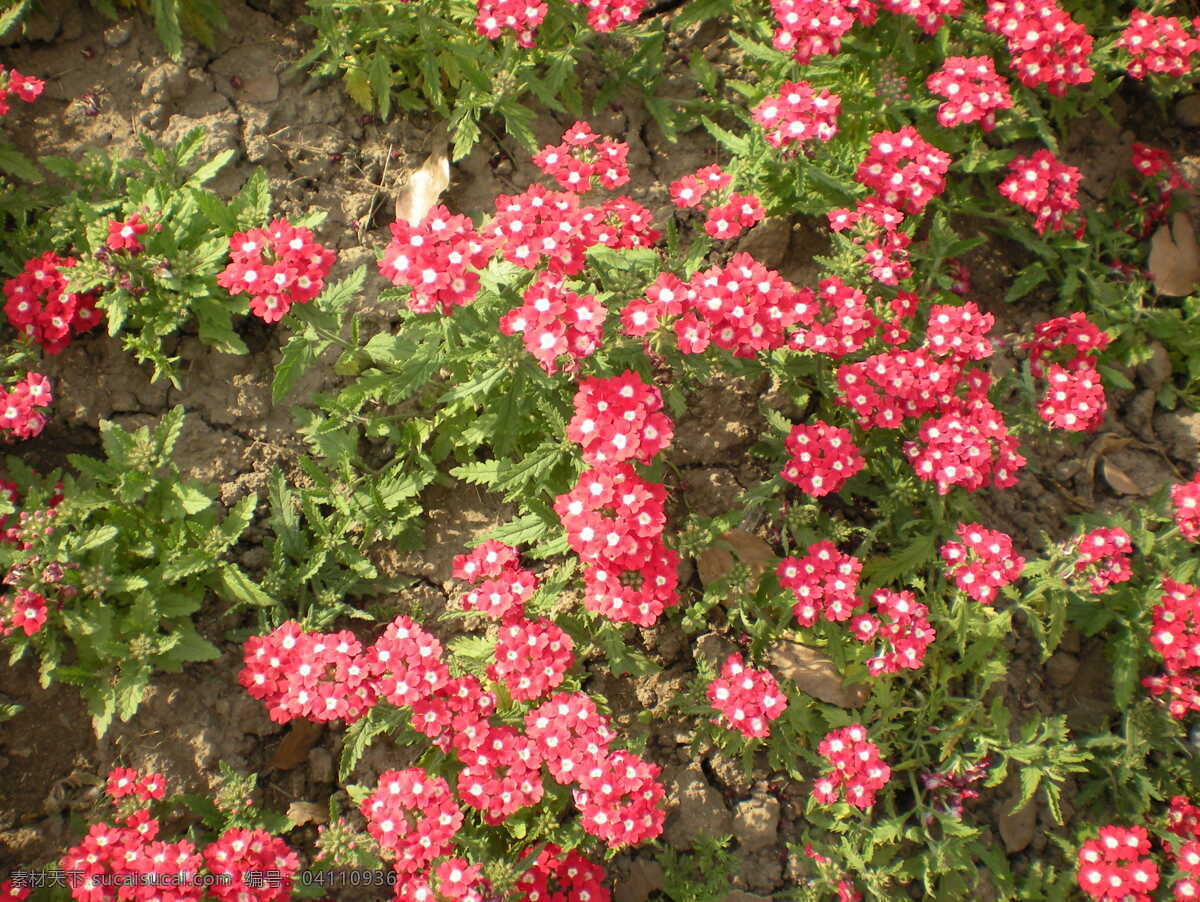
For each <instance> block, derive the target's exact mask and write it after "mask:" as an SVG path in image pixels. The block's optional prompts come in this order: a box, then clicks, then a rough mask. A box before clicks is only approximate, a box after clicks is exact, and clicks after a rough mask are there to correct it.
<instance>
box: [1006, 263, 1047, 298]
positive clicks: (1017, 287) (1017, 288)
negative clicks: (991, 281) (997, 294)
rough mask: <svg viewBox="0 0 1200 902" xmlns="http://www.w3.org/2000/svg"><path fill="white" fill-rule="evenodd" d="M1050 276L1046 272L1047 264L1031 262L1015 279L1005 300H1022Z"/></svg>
mask: <svg viewBox="0 0 1200 902" xmlns="http://www.w3.org/2000/svg"><path fill="white" fill-rule="evenodd" d="M1049 278H1050V274H1049V273H1048V272H1046V267H1045V266H1043V265H1042V264H1041V263H1031V264H1030V265H1029V266H1026V267H1025V268H1024V269H1023V270H1021V272H1020V273H1019V274H1018V275H1017V278H1016V279H1014V280H1013V283H1012V285H1010V286H1009V289H1008V293H1007V294H1006V295H1005V296H1004V300H1005V301H1006V302H1011V301H1016V300H1020V299H1021V298H1023V297H1025V295H1027V294H1029V292H1031V291H1033V289H1035V288H1037V287H1038V286H1039V285H1041V284H1042V283H1043V282H1045V281H1047V280H1048V279H1049Z"/></svg>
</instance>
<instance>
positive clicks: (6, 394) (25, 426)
mask: <svg viewBox="0 0 1200 902" xmlns="http://www.w3.org/2000/svg"><path fill="white" fill-rule="evenodd" d="M53 400H54V395H53V393H52V392H51V391H50V380H49V379H47V378H46V377H45V376H43V375H42V374H41V373H34V372H27V373H26V374H25V375H24V377H22V378H21V379H20V380H19V381H18V382H17V383H16V384H15V385H13V386H12V388H11V389H10V390H8V391H5V390H4V389H0V430H4V431H5V432H7V433H9V434H10V435H11V436H12V437H13V438H22V439H23V438H33V437H34V436H35V435H38V434H39V433H40V432H41V431H42V429H43V428H45V426H46V416H45V414H43V413H41V412H40V410H39V409H40V408H42V407H48V406H49V405H50V402H51V401H53Z"/></svg>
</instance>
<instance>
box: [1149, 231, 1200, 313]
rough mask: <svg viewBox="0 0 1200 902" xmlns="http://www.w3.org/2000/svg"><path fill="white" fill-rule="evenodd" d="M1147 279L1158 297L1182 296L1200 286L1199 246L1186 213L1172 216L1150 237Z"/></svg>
mask: <svg viewBox="0 0 1200 902" xmlns="http://www.w3.org/2000/svg"><path fill="white" fill-rule="evenodd" d="M1147 265H1148V267H1149V269H1150V278H1152V279H1153V280H1154V287H1155V288H1157V289H1158V293H1159V294H1166V295H1171V296H1173V297H1182V296H1183V295H1188V294H1191V293H1192V292H1193V291H1195V290H1196V286H1197V285H1200V243H1198V242H1197V241H1196V231H1195V229H1193V228H1192V221H1191V219H1189V218H1188V215H1187V214H1186V213H1183V212H1180V213H1176V214H1175V218H1174V219H1173V220H1172V221H1171V228H1169V229H1168V228H1167V225H1166V223H1163V224H1162V225H1161V226H1159V227H1158V231H1157V232H1155V233H1154V235H1153V236H1152V237H1151V238H1150V261H1149V263H1148V264H1147Z"/></svg>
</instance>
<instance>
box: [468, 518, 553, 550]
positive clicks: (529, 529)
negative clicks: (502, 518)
mask: <svg viewBox="0 0 1200 902" xmlns="http://www.w3.org/2000/svg"><path fill="white" fill-rule="evenodd" d="M549 532H550V526H549V524H547V523H546V521H545V520H543V519H542V518H541V517H540V516H539V515H538V514H524V515H523V516H520V517H514V518H513V519H512V520H509V521H508V522H507V523H504V524H502V525H501V526H497V527H496V528H495V529H492V530H489V531H488V532H487V533H485V534H484V538H485V539H495V540H496V541H498V542H504V543H505V544H507V545H526V544H532V543H533V542H537V541H539V540H541V539H542V538H543V537H544V536H545V535H546V534H547V533H549Z"/></svg>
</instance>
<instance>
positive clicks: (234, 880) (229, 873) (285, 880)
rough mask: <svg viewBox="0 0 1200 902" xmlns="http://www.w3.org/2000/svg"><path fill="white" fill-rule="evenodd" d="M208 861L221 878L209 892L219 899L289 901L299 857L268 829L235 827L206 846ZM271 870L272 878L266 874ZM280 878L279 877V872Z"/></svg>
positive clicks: (214, 872)
mask: <svg viewBox="0 0 1200 902" xmlns="http://www.w3.org/2000/svg"><path fill="white" fill-rule="evenodd" d="M204 863H205V864H206V865H207V866H208V870H209V873H211V874H213V875H214V876H216V877H218V878H224V879H218V880H217V881H216V882H215V883H214V885H213V886H212V887H210V888H209V892H210V893H211V894H212V896H213V897H214V898H215V899H217V900H218V902H250V900H255V902H286V900H288V899H291V898H292V876H293V875H294V874H295V873H296V871H297V870H298V869H299V867H300V860H299V857H298V856H297V855H296V853H295V852H293V851H292V850H291V849H289V848H288V845H287V843H285V842H284V841H283V840H282V839H279V838H278V837H275V836H271V835H270V834H269V833H267V832H266V831H265V830H246V829H233V830H226V831H225V833H223V834H222V835H221V837H220V838H219V839H218V840H217V841H216V842H214V843H210V844H209V845H208V846H206V847H205V849H204ZM267 871H271V879H270V880H266V879H265V878H264V876H263V875H264V874H265V873H266V872H267ZM276 874H278V875H279V879H278V880H276V879H275V875H276Z"/></svg>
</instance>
